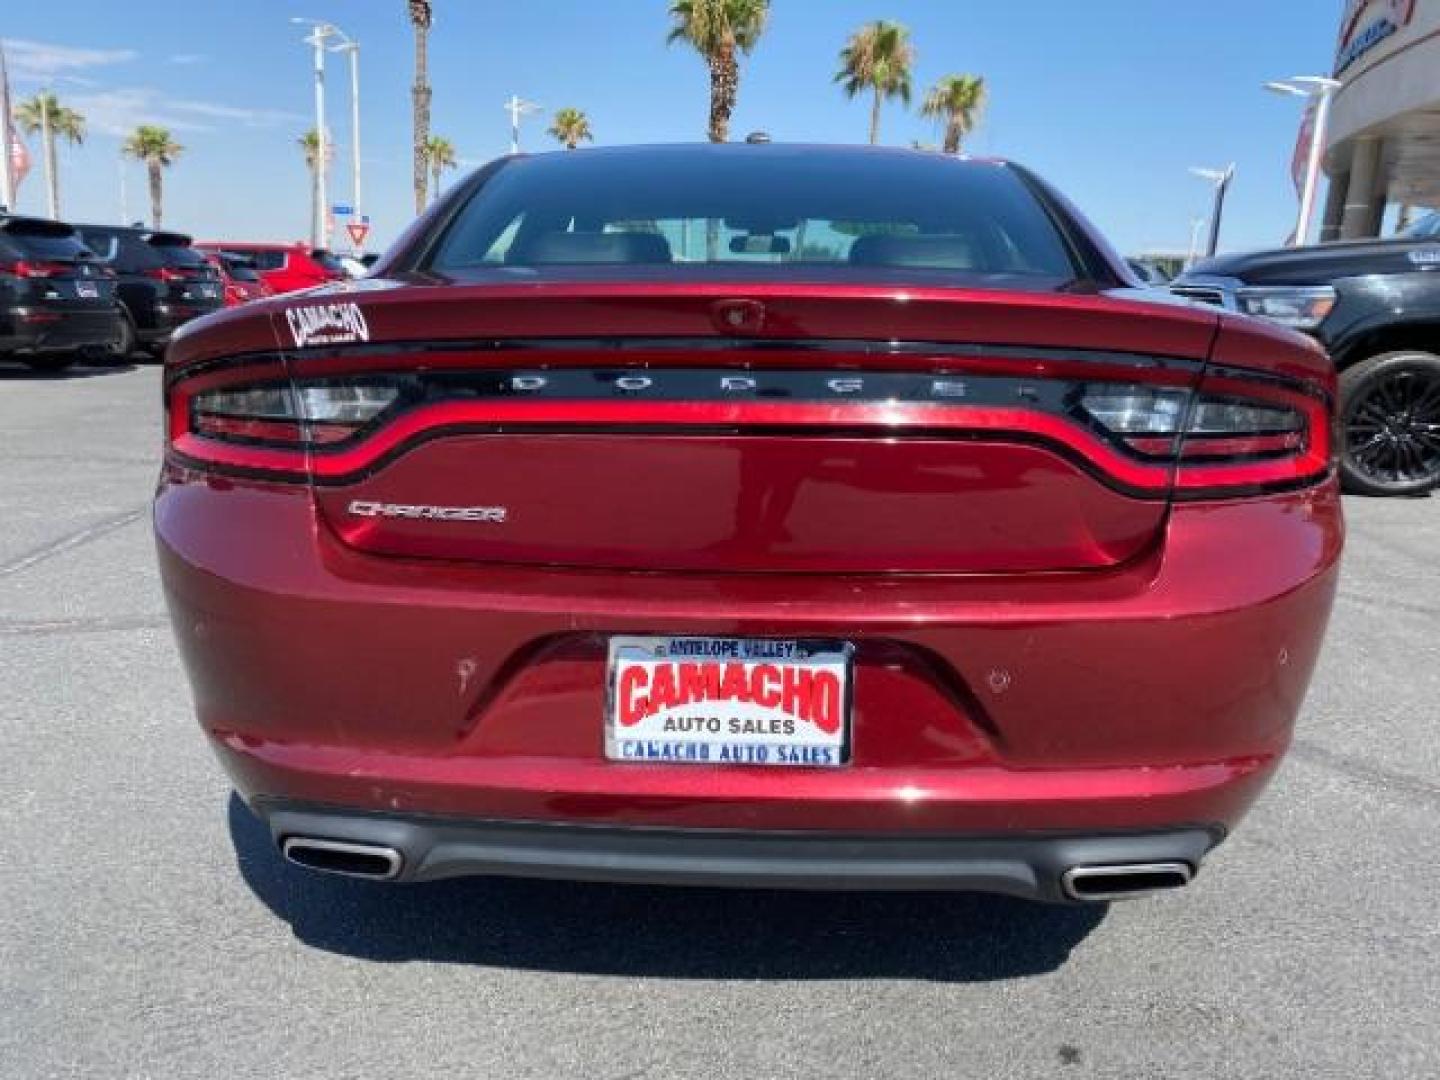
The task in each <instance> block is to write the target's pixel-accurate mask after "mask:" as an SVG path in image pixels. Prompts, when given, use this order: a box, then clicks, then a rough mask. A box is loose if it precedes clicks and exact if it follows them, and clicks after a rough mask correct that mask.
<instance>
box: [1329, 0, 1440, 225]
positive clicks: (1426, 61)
mask: <svg viewBox="0 0 1440 1080" xmlns="http://www.w3.org/2000/svg"><path fill="white" fill-rule="evenodd" d="M1335 78H1336V79H1338V80H1339V81H1340V83H1341V85H1340V87H1339V88H1338V89H1337V90H1336V91H1335V96H1334V99H1333V104H1332V107H1331V115H1330V126H1329V132H1328V135H1327V138H1326V147H1325V172H1326V174H1327V175H1328V177H1329V179H1330V189H1329V195H1328V197H1327V200H1326V204H1325V218H1324V224H1323V232H1322V234H1321V236H1322V238H1323V239H1326V240H1333V239H1337V238H1340V239H1350V238H1356V237H1365V236H1378V235H1379V234H1380V232H1381V229H1382V226H1383V224H1384V222H1385V220H1386V210H1387V209H1388V208H1390V207H1395V206H1398V207H1407V208H1412V209H1418V208H1429V209H1434V208H1440V0H1346V3H1345V6H1344V12H1343V16H1342V20H1341V26H1340V37H1339V43H1338V49H1337V52H1336V58H1335Z"/></svg>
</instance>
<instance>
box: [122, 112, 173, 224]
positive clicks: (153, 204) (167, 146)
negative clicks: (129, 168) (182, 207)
mask: <svg viewBox="0 0 1440 1080" xmlns="http://www.w3.org/2000/svg"><path fill="white" fill-rule="evenodd" d="M184 150H185V148H184V147H183V146H181V145H180V144H179V143H177V142H176V141H175V140H174V139H172V138H171V137H170V132H169V131H168V130H167V129H166V128H163V127H157V126H156V125H154V124H141V125H140V126H139V127H137V128H136V129H135V134H133V135H131V136H130V138H128V139H126V140H125V145H124V146H123V147H121V152H122V153H124V154H125V156H126V157H132V158H134V159H135V160H136V161H143V162H144V163H145V167H146V169H147V170H148V171H149V173H150V225H151V228H155V229H158V228H160V223H161V221H163V220H164V214H163V208H164V198H163V196H164V192H163V188H162V184H163V173H162V171H161V170H163V169H168V168H169V167H170V166H171V165H174V164H175V159H176V158H178V157H179V156H180V155H181V154H182V153H183V152H184Z"/></svg>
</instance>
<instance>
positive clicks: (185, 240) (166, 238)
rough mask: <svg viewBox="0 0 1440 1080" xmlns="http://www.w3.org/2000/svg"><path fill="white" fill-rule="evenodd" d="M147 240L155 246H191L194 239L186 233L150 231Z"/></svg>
mask: <svg viewBox="0 0 1440 1080" xmlns="http://www.w3.org/2000/svg"><path fill="white" fill-rule="evenodd" d="M145 242H146V243H147V244H153V245H154V246H155V247H190V246H191V243H192V242H193V241H192V239H191V237H189V236H186V235H185V234H184V233H178V232H148V233H146V234H145Z"/></svg>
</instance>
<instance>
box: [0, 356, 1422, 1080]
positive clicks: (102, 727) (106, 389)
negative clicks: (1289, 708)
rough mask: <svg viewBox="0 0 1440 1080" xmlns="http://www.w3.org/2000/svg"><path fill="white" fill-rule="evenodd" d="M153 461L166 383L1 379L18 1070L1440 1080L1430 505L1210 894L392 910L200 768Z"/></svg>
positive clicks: (487, 884)
mask: <svg viewBox="0 0 1440 1080" xmlns="http://www.w3.org/2000/svg"><path fill="white" fill-rule="evenodd" d="M159 449H160V425H159V372H158V370H157V369H156V368H155V367H154V366H139V367H109V368H77V369H75V370H74V371H72V372H71V373H69V374H68V377H63V378H61V377H50V378H41V377H34V376H31V375H29V374H27V373H26V372H25V370H24V369H21V368H19V367H7V366H0V513H3V522H4V524H3V527H0V792H3V795H0V1077H5V1078H30V1077H107V1078H118V1077H157V1078H176V1077H227V1078H228V1077H252V1076H253V1077H287V1078H294V1077H322V1076H323V1077H327V1078H334V1077H361V1076H378V1077H397V1078H398V1077H412V1076H417V1077H418V1076H504V1077H571V1076H574V1077H586V1078H617V1080H618V1078H621V1077H688V1076H696V1077H700V1076H704V1077H747V1078H768V1077H788V1076H797V1077H798V1076H805V1077H829V1076H837V1077H838V1076H846V1077H892V1076H893V1077H962V1076H984V1077H994V1078H1000V1077H1035V1076H1068V1075H1074V1076H1107V1077H1108V1076H1114V1077H1127V1078H1137V1077H1192V1076H1194V1077H1200V1076H1203V1077H1226V1078H1235V1077H1257V1078H1259V1077H1264V1078H1269V1080H1273V1078H1275V1077H1288V1076H1305V1077H1346V1078H1353V1077H1371V1076H1374V1077H1416V1078H1421V1077H1430V1076H1436V1075H1440V1025H1437V1024H1436V1023H1435V1019H1436V1002H1437V1001H1440V908H1437V903H1436V897H1437V896H1440V858H1437V855H1440V840H1437V832H1440V644H1437V641H1440V499H1436V498H1430V499H1419V500H1407V501H1374V500H1351V501H1350V502H1349V503H1348V505H1347V510H1348V512H1349V519H1350V530H1351V531H1350V537H1351V541H1350V547H1349V551H1348V553H1347V557H1346V568H1345V576H1344V581H1343V584H1342V587H1341V596H1340V600H1339V603H1338V606H1337V609H1336V616H1335V621H1334V623H1333V625H1332V629H1331V633H1330V638H1329V642H1328V645H1327V648H1326V651H1325V655H1324V657H1323V659H1322V661H1321V668H1320V671H1319V673H1318V675H1317V678H1316V682H1315V685H1314V687H1313V689H1312V692H1311V697H1310V701H1309V703H1308V706H1307V708H1306V711H1305V715H1304V718H1303V721H1302V723H1301V728H1300V732H1299V736H1298V739H1297V743H1296V746H1295V749H1294V752H1293V753H1292V755H1291V757H1290V759H1289V761H1288V763H1287V764H1286V766H1285V768H1284V770H1283V772H1282V774H1281V776H1280V778H1279V780H1278V782H1277V783H1276V784H1275V785H1274V786H1273V787H1272V788H1271V790H1270V792H1269V793H1268V795H1267V796H1266V797H1265V799H1264V800H1263V801H1262V803H1261V804H1260V805H1259V806H1258V807H1257V809H1256V810H1255V812H1254V813H1253V814H1252V815H1251V818H1250V819H1249V821H1248V822H1247V824H1246V827H1245V828H1243V829H1242V830H1241V832H1240V833H1239V834H1238V835H1237V836H1236V837H1235V838H1234V839H1233V840H1232V841H1230V842H1229V843H1228V844H1227V845H1226V846H1225V847H1224V848H1223V849H1222V850H1221V851H1220V852H1219V853H1218V854H1217V856H1216V857H1215V858H1214V859H1213V861H1212V862H1211V863H1210V865H1209V866H1208V868H1207V870H1206V872H1205V873H1204V874H1203V875H1202V876H1201V877H1200V879H1199V880H1198V881H1197V883H1196V884H1195V885H1194V886H1193V887H1192V888H1191V889H1189V890H1187V891H1185V892H1182V893H1179V894H1174V895H1170V896H1165V897H1159V898H1153V899H1146V900H1136V901H1131V902H1128V903H1124V904H1117V905H1114V906H1113V907H1111V908H1109V909H1105V908H1100V907H1093V908H1084V909H1070V908H1058V907H1045V906H1040V905H1029V904H1025V903H1021V902H1016V901H1009V900H1004V899H996V898H986V897H965V896H960V897H955V896H911V897H904V896H902V897H895V896H865V895H843V896H825V895H811V894H784V893H780V894H770V893H758V892H756V893H731V892H718V891H717V892H711V891H688V890H675V891H663V890H655V889H640V888H619V887H606V886H580V885H566V884H549V883H523V882H509V881H466V882H456V883H446V884H441V885H431V886H413V887H403V888H386V887H384V886H377V885H371V884H366V883H358V882H357V883H352V882H347V881H343V880H338V879H327V878H319V877H314V876H310V875H307V874H305V873H304V872H302V871H299V870H294V869H291V868H289V867H287V866H286V865H284V864H283V863H281V861H280V860H279V859H278V857H277V856H276V855H275V854H273V853H272V851H271V850H270V848H269V846H268V844H267V842H266V840H265V837H264V836H263V835H262V832H261V830H260V829H259V827H258V826H256V825H255V824H253V823H252V821H251V820H250V819H249V817H248V814H247V812H246V811H244V809H243V808H241V807H240V806H238V804H237V803H235V802H234V801H233V800H232V798H231V795H230V792H229V788H228V786H227V784H226V782H225V780H224V778H223V777H222V775H221V773H220V771H219V769H218V767H217V766H216V765H215V764H214V762H213V761H212V760H211V758H210V756H209V753H208V751H207V750H206V749H205V746H204V744H203V742H202V740H201V738H200V736H199V734H198V732H197V730H196V728H195V726H194V724H193V721H192V719H191V716H190V710H189V702H188V691H187V688H186V685H185V682H184V678H183V674H182V672H181V670H180V665H179V662H178V660H177V657H176V654H175V650H174V647H173V645H172V643H171V638H170V631H169V628H168V626H167V624H166V619H165V612H164V605H163V600H162V598H161V595H160V590H159V586H158V583H157V579H156V572H155V567H154V559H153V555H152V549H151V540H150V528H149V521H148V517H147V504H148V498H149V494H150V488H151V485H152V483H153V481H154V475H155V470H156V459H157V454H158V452H159ZM1237 558H1243V553H1237Z"/></svg>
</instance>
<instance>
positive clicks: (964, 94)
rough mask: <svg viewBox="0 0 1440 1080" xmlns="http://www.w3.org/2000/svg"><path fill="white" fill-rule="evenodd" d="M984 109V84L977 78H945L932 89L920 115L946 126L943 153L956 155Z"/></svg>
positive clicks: (927, 95)
mask: <svg viewBox="0 0 1440 1080" xmlns="http://www.w3.org/2000/svg"><path fill="white" fill-rule="evenodd" d="M984 106H985V80H984V79H982V78H981V77H980V76H979V75H946V76H945V77H944V78H943V79H941V80H940V81H939V82H937V83H936V84H935V85H934V86H932V87H931V88H930V90H929V92H928V93H927V94H926V95H925V101H924V103H923V104H922V105H921V106H920V115H922V116H932V117H934V118H935V119H937V120H941V121H944V124H945V153H947V154H958V153H959V152H960V140H962V139H963V138H965V136H966V135H969V134H970V132H972V131H974V130H975V123H976V121H977V120H979V119H980V110H981V109H982V108H984Z"/></svg>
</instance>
